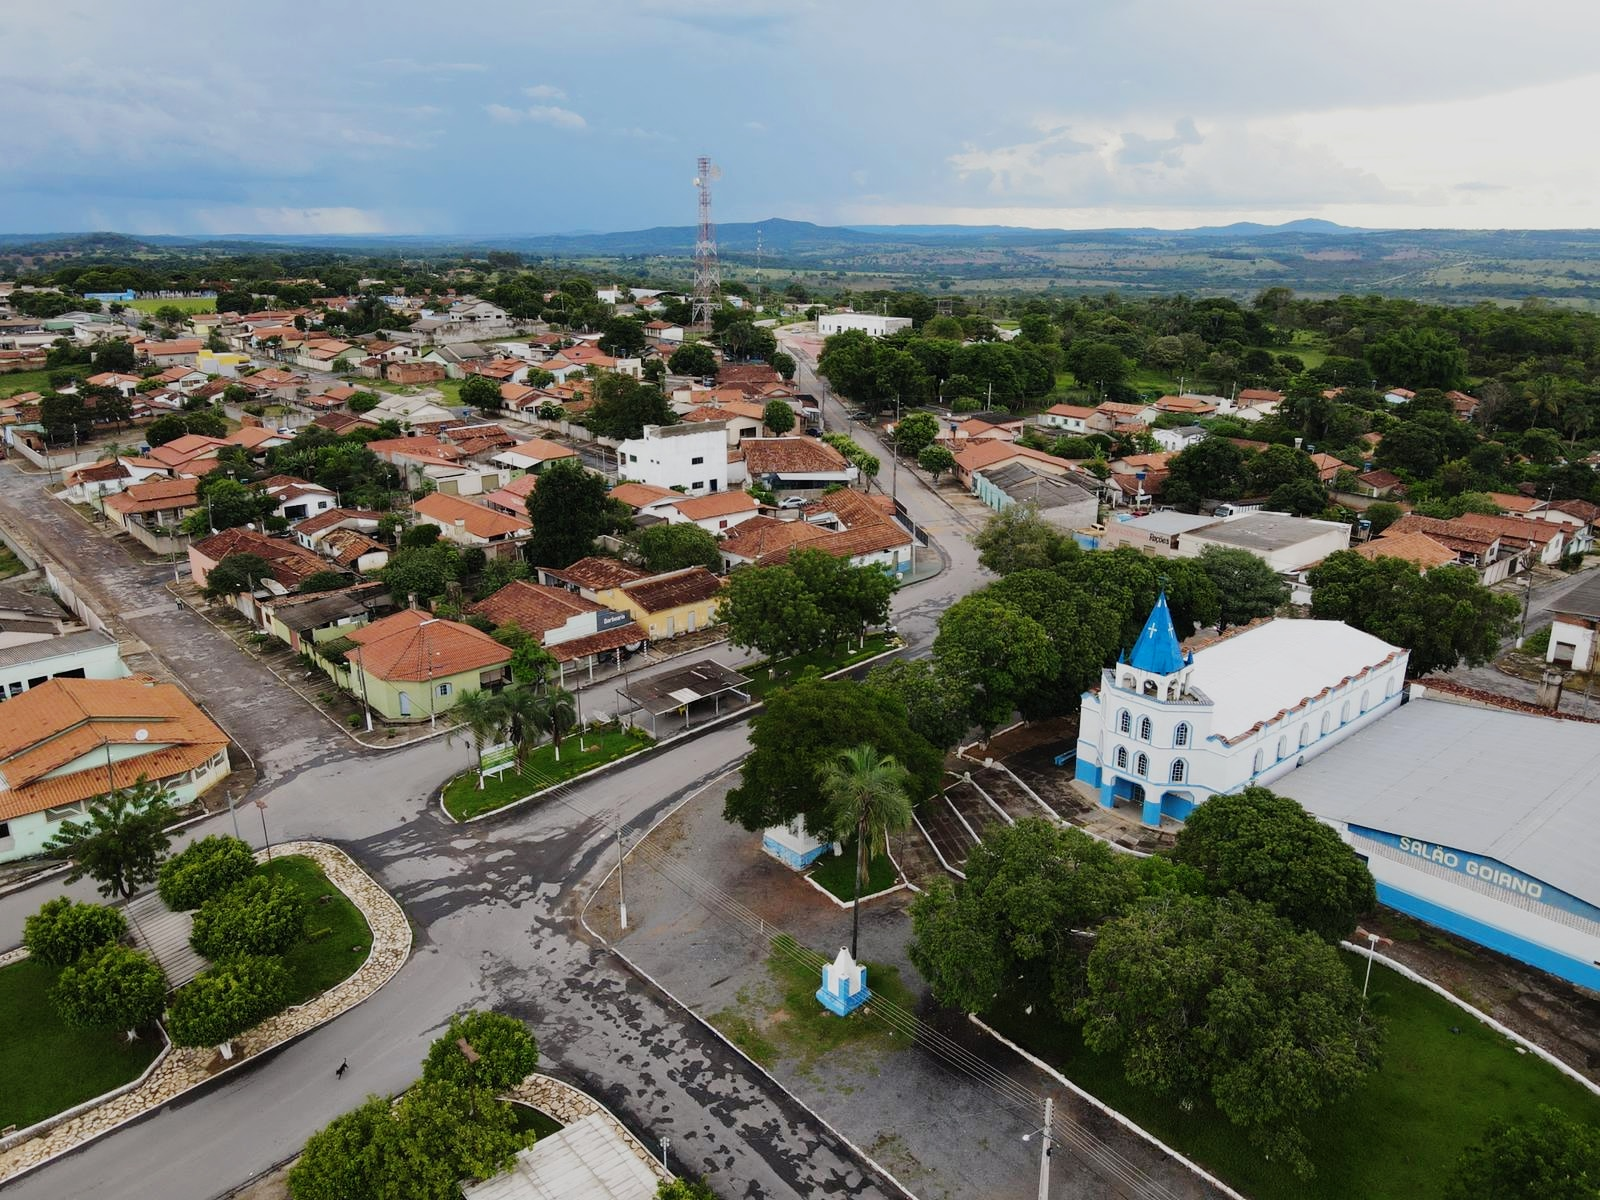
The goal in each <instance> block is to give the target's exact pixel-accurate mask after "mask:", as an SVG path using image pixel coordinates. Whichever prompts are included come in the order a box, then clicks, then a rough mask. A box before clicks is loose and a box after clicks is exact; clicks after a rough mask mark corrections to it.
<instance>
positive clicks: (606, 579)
mask: <svg viewBox="0 0 1600 1200" xmlns="http://www.w3.org/2000/svg"><path fill="white" fill-rule="evenodd" d="M648 578H650V572H648V571H645V570H643V569H641V568H639V567H636V566H633V565H632V564H631V563H625V562H623V561H622V560H621V559H620V558H605V557H603V556H601V555H598V554H592V555H590V556H589V557H588V558H580V559H579V560H578V561H577V562H575V563H573V564H572V565H571V566H568V567H540V568H539V582H540V583H542V584H545V585H546V586H548V587H560V588H566V589H567V591H569V592H576V593H577V594H578V595H580V596H582V597H583V598H584V599H585V600H592V601H594V602H595V603H599V600H600V593H601V592H604V591H607V590H609V589H611V588H619V587H621V586H622V585H623V584H625V583H632V582H634V581H635V580H637V579H648Z"/></svg>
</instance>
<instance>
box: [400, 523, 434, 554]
mask: <svg viewBox="0 0 1600 1200" xmlns="http://www.w3.org/2000/svg"><path fill="white" fill-rule="evenodd" d="M439 533H440V529H439V527H438V526H437V525H435V524H433V523H432V522H431V521H422V522H420V523H418V524H416V525H413V526H411V528H409V529H407V530H406V531H405V532H404V533H402V534H401V535H400V549H402V550H421V549H424V548H425V547H428V546H433V545H437V544H438V541H439Z"/></svg>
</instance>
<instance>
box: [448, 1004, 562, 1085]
mask: <svg viewBox="0 0 1600 1200" xmlns="http://www.w3.org/2000/svg"><path fill="white" fill-rule="evenodd" d="M463 1038H465V1039H466V1042H467V1045H469V1046H471V1047H472V1049H473V1051H474V1052H475V1053H476V1054H477V1055H478V1060H477V1061H476V1062H469V1061H468V1060H467V1056H466V1055H465V1054H463V1053H462V1052H461V1047H460V1045H459V1043H460V1041H461V1039H463ZM538 1066H539V1045H538V1043H537V1042H536V1041H534V1037H533V1034H531V1033H529V1032H528V1027H527V1026H526V1025H524V1024H523V1023H522V1022H521V1021H519V1020H517V1019H516V1018H515V1017H508V1016H506V1015H505V1014H504V1013H497V1012H470V1013H467V1014H466V1015H465V1016H454V1017H451V1018H450V1027H449V1028H448V1029H447V1030H445V1032H444V1035H443V1036H442V1037H439V1038H436V1039H434V1042H433V1045H431V1046H429V1047H428V1057H427V1058H426V1059H424V1060H423V1063H422V1077H423V1079H433V1080H448V1081H449V1082H451V1083H455V1084H458V1085H459V1086H461V1087H485V1088H490V1089H491V1090H493V1091H496V1092H499V1091H504V1090H505V1089H506V1088H509V1087H512V1086H513V1085H515V1084H518V1083H521V1082H522V1081H523V1079H525V1078H527V1076H528V1075H530V1074H531V1073H532V1072H533V1071H534V1070H536V1069H537V1068H538Z"/></svg>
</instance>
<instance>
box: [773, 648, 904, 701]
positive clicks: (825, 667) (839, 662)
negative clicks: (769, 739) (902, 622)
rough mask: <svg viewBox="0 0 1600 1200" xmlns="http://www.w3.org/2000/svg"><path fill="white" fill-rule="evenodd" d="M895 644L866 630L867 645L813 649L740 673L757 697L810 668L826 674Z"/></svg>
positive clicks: (861, 660) (796, 677) (790, 681)
mask: <svg viewBox="0 0 1600 1200" xmlns="http://www.w3.org/2000/svg"><path fill="white" fill-rule="evenodd" d="M897 644H898V643H896V642H894V641H892V640H891V639H890V637H889V635H888V634H886V633H869V634H868V635H867V642H866V646H865V647H864V648H862V649H849V648H846V649H843V650H834V649H824V650H812V651H811V652H810V653H808V654H797V655H795V656H794V657H793V658H782V659H779V660H778V661H777V662H771V661H768V662H760V663H757V664H756V665H755V666H753V667H749V668H747V669H745V671H744V672H743V673H744V674H745V675H748V676H749V677H750V694H751V695H752V696H754V697H755V698H756V699H757V700H760V699H762V698H764V697H765V696H766V695H767V694H768V693H769V692H771V691H772V690H773V689H774V688H780V687H784V686H785V685H787V684H791V683H793V682H794V681H795V680H796V679H798V678H800V676H802V675H804V674H805V673H806V672H807V671H808V670H810V669H812V668H813V667H814V668H816V670H817V671H818V673H820V674H822V675H828V674H831V673H833V672H834V671H840V670H843V669H844V668H845V667H849V666H853V665H855V664H856V663H858V662H864V661H865V660H867V659H869V658H872V657H873V656H874V655H877V654H882V653H883V652H884V651H885V650H887V649H889V648H890V647H891V646H894V645H897Z"/></svg>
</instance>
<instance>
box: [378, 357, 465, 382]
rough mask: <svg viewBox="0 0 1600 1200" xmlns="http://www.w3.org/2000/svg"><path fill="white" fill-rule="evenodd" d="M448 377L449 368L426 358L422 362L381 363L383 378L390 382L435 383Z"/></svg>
mask: <svg viewBox="0 0 1600 1200" xmlns="http://www.w3.org/2000/svg"><path fill="white" fill-rule="evenodd" d="M449 377H450V371H449V368H447V367H443V366H441V365H439V364H438V363H431V362H428V361H426V360H424V361H422V362H388V363H384V364H383V378H385V379H386V380H388V381H389V382H390V383H404V384H417V383H437V382H438V381H439V380H441V379H448V378H449Z"/></svg>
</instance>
